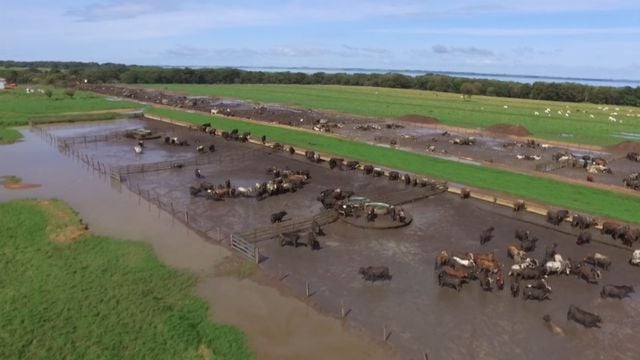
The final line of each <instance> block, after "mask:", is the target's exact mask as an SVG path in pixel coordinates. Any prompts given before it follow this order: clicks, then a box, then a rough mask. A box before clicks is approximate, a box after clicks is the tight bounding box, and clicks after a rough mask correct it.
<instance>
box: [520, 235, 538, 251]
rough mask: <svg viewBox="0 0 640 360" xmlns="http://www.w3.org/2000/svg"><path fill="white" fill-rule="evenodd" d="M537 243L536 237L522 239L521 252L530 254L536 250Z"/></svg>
mask: <svg viewBox="0 0 640 360" xmlns="http://www.w3.org/2000/svg"><path fill="white" fill-rule="evenodd" d="M537 242H538V238H537V237H533V238H528V239H524V240H523V241H522V250H523V251H525V252H531V251H534V250H535V249H536V243H537Z"/></svg>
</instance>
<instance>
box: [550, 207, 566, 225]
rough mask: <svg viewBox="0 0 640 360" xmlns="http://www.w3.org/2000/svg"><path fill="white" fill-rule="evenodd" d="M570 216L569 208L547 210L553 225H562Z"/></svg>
mask: <svg viewBox="0 0 640 360" xmlns="http://www.w3.org/2000/svg"><path fill="white" fill-rule="evenodd" d="M568 217H569V211H568V210H549V211H547V222H548V223H550V224H552V225H556V226H558V225H560V224H561V223H562V222H563V221H564V220H565V219H566V218H568Z"/></svg>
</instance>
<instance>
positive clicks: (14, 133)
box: [0, 127, 22, 145]
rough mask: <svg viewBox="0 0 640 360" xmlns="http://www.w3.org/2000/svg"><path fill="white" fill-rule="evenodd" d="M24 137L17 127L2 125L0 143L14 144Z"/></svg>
mask: <svg viewBox="0 0 640 360" xmlns="http://www.w3.org/2000/svg"><path fill="white" fill-rule="evenodd" d="M21 137H22V134H20V132H19V131H18V130H16V129H9V128H5V127H0V145H5V144H13V143H14V142H16V141H17V140H18V139H20V138H21Z"/></svg>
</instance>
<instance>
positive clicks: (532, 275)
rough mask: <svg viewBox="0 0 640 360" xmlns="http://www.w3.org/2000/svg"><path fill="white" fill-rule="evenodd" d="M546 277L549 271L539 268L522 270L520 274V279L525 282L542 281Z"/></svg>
mask: <svg viewBox="0 0 640 360" xmlns="http://www.w3.org/2000/svg"><path fill="white" fill-rule="evenodd" d="M546 275H547V270H546V269H545V268H543V267H538V268H535V269H531V268H526V269H522V270H520V274H518V276H520V278H522V279H524V280H537V279H542V278H543V277H545V276H546Z"/></svg>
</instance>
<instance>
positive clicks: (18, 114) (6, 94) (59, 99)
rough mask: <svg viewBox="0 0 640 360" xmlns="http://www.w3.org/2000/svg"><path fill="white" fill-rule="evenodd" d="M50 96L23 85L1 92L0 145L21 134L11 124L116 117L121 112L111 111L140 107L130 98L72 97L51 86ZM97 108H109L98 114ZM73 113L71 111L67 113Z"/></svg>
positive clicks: (88, 94)
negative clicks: (26, 89) (32, 91)
mask: <svg viewBox="0 0 640 360" xmlns="http://www.w3.org/2000/svg"><path fill="white" fill-rule="evenodd" d="M48 89H49V90H51V91H52V95H51V97H48V96H46V95H45V94H42V93H38V92H36V93H31V94H27V93H26V92H25V91H24V88H18V89H16V90H4V91H0V144H4V143H11V142H14V141H16V140H18V139H20V138H21V137H22V136H21V135H20V133H19V132H18V131H16V130H13V129H9V127H11V126H22V125H27V124H28V123H29V121H33V122H54V121H90V120H109V119H116V118H118V117H120V116H122V115H119V114H118V113H117V112H115V111H112V112H109V111H108V110H118V109H131V108H138V107H139V105H138V104H134V103H131V102H128V101H110V100H108V99H106V98H105V97H103V96H100V95H95V94H92V93H88V92H83V91H76V92H75V94H74V96H73V97H69V96H67V95H65V94H64V91H65V90H64V89H55V88H48ZM96 111H106V112H103V113H95V112H96ZM67 113H70V114H67Z"/></svg>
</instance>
